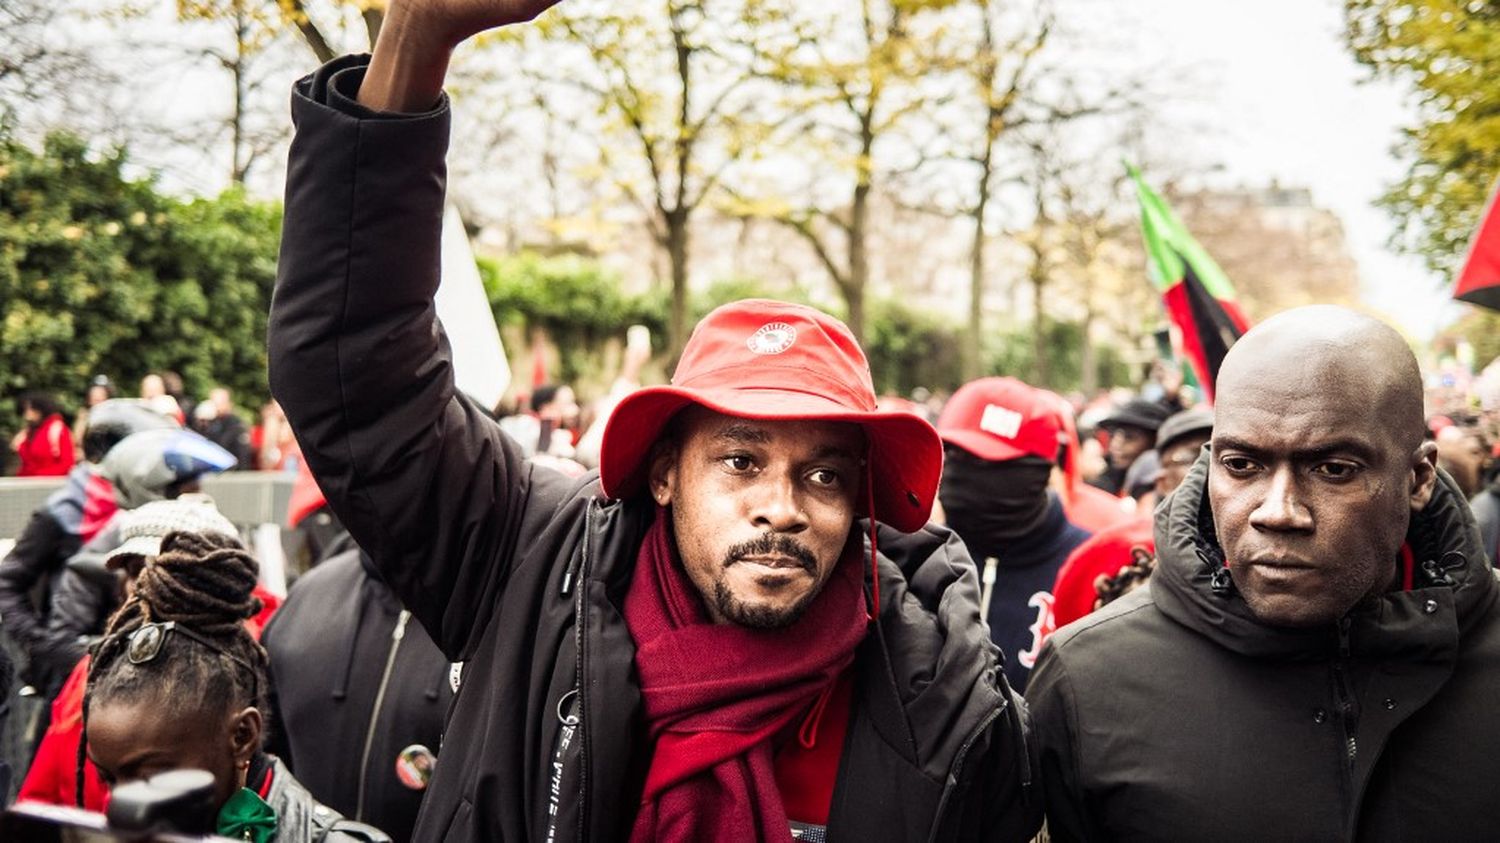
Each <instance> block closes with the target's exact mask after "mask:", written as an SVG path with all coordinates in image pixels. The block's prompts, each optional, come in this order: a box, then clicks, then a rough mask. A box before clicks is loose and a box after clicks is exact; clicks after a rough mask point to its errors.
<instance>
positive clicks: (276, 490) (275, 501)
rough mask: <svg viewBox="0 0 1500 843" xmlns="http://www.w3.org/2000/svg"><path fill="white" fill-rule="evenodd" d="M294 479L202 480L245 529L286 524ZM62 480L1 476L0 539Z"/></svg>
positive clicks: (238, 474)
mask: <svg viewBox="0 0 1500 843" xmlns="http://www.w3.org/2000/svg"><path fill="white" fill-rule="evenodd" d="M294 479H295V478H294V476H293V475H291V474H287V473H284V472H280V471H230V472H226V473H224V474H214V475H210V476H207V477H204V478H203V491H204V492H206V493H207V494H208V495H209V496H211V497H212V498H213V499H214V503H215V504H217V505H218V507H219V511H220V512H222V513H224V516H225V517H226V518H228V519H229V520H230V521H233V522H234V523H235V524H236V525H237V526H239V527H241V528H245V529H249V528H253V527H258V526H260V525H261V524H285V523H286V513H287V506H288V504H289V503H290V502H291V499H292V483H293V481H294ZM62 485H63V478H61V477H0V539H13V538H15V537H16V536H17V535H18V534H19V533H20V532H21V529H22V528H23V527H25V526H26V522H27V521H28V520H30V519H31V513H32V512H34V511H35V510H36V509H37V507H39V506H41V505H42V504H43V503H45V502H46V501H47V496H48V495H50V494H52V492H53V491H54V490H56V489H58V488H60V487H61V486H62Z"/></svg>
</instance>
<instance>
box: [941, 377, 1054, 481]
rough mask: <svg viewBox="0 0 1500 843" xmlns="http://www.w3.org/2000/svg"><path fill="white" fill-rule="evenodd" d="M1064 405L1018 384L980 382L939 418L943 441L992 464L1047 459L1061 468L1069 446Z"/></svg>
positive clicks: (1009, 380)
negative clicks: (1060, 455)
mask: <svg viewBox="0 0 1500 843" xmlns="http://www.w3.org/2000/svg"><path fill="white" fill-rule="evenodd" d="M1059 400H1060V399H1058V397H1057V396H1055V395H1053V394H1052V393H1050V392H1048V391H1046V390H1044V389H1037V388H1036V387H1033V386H1028V385H1027V384H1024V383H1022V382H1021V381H1018V380H1016V379H1015V378H980V379H979V380H977V381H970V382H969V383H966V384H964V385H963V386H961V387H959V389H958V391H957V392H955V393H953V397H952V398H949V399H948V403H947V404H946V405H944V407H943V412H942V414H941V415H939V416H938V423H937V429H938V435H939V436H941V437H942V438H943V441H944V442H948V443H950V444H953V445H957V446H958V447H960V448H963V449H964V450H965V451H968V452H969V453H971V454H973V455H974V456H976V457H979V458H980V459H985V460H990V461H991V462H1001V461H1003V460H1013V459H1016V458H1018V457H1041V458H1042V459H1044V460H1046V461H1047V462H1050V463H1056V462H1057V450H1058V447H1059V446H1060V445H1061V444H1062V442H1063V429H1062V425H1061V424H1060V422H1059V421H1058V402H1059Z"/></svg>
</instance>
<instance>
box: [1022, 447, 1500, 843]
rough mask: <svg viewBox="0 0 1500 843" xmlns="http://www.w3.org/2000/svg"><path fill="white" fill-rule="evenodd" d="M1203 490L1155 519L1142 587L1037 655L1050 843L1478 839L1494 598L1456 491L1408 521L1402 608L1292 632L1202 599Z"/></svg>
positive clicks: (1495, 776) (1497, 682) (1206, 580)
mask: <svg viewBox="0 0 1500 843" xmlns="http://www.w3.org/2000/svg"><path fill="white" fill-rule="evenodd" d="M1207 475H1208V456H1207V455H1206V454H1205V456H1203V457H1201V458H1200V459H1199V461H1198V463H1197V464H1196V465H1195V466H1194V468H1193V470H1192V472H1191V473H1189V475H1188V477H1187V479H1186V481H1184V483H1183V485H1182V486H1180V487H1179V488H1178V489H1177V491H1176V492H1174V493H1173V495H1172V496H1171V497H1170V498H1168V499H1167V501H1165V502H1164V503H1163V504H1162V505H1161V506H1160V507H1158V509H1157V512H1156V547H1157V552H1158V554H1159V560H1158V565H1157V569H1156V573H1155V574H1154V575H1153V576H1152V578H1151V580H1150V581H1149V587H1148V588H1144V589H1141V590H1139V591H1136V592H1133V593H1131V594H1129V595H1126V596H1125V597H1124V598H1122V599H1120V600H1119V601H1117V602H1115V603H1112V604H1110V605H1109V606H1107V607H1105V608H1104V609H1103V610H1101V611H1099V612H1096V613H1094V614H1092V615H1090V616H1088V617H1087V618H1084V619H1082V620H1079V621H1077V622H1076V623H1073V624H1069V625H1068V626H1066V627H1064V628H1063V629H1061V630H1059V631H1058V632H1057V633H1055V634H1054V635H1053V636H1052V637H1050V638H1049V639H1048V640H1047V644H1046V645H1045V646H1044V647H1043V649H1042V657H1041V660H1040V662H1039V663H1038V664H1037V668H1036V671H1035V672H1034V673H1033V674H1032V677H1031V685H1030V687H1029V689H1028V691H1027V699H1028V700H1029V701H1030V702H1031V706H1032V713H1033V716H1034V717H1035V725H1036V732H1037V737H1038V739H1039V740H1040V742H1041V748H1042V776H1043V780H1044V782H1045V785H1046V789H1047V818H1048V828H1049V829H1050V830H1051V833H1052V836H1053V837H1054V838H1055V839H1057V840H1246V841H1251V840H1256V841H1260V840H1320V841H1321V840H1413V841H1415V840H1444V841H1461V840H1493V839H1495V836H1496V834H1497V833H1500V800H1496V799H1495V798H1494V795H1493V792H1492V791H1493V787H1494V782H1495V781H1497V780H1500V726H1497V725H1496V722H1495V718H1494V707H1495V701H1496V700H1500V608H1497V597H1500V586H1497V584H1496V581H1495V574H1494V571H1493V570H1491V568H1490V565H1489V563H1488V562H1487V561H1486V560H1485V557H1484V554H1483V553H1482V552H1481V551H1480V549H1479V545H1478V535H1477V533H1476V531H1475V528H1474V520H1473V518H1472V516H1471V515H1470V514H1469V509H1468V507H1467V506H1466V505H1465V504H1464V500H1463V496H1462V494H1461V493H1460V492H1459V491H1458V488H1457V486H1455V485H1454V484H1453V482H1452V480H1451V479H1450V478H1449V477H1448V476H1447V475H1446V474H1442V473H1440V482H1439V484H1438V486H1437V489H1436V491H1435V493H1434V495H1433V498H1432V500H1431V502H1430V503H1429V504H1428V506H1427V507H1426V508H1425V509H1424V510H1423V511H1422V512H1420V513H1417V514H1416V515H1414V516H1413V518H1412V525H1411V527H1410V529H1409V531H1408V534H1407V540H1408V543H1409V544H1410V545H1411V547H1412V550H1413V553H1414V555H1415V559H1416V560H1417V563H1418V568H1417V571H1416V574H1415V578H1414V587H1413V588H1412V589H1411V590H1409V591H1392V592H1389V593H1387V594H1385V595H1383V596H1381V597H1380V598H1379V599H1378V600H1374V601H1370V602H1369V603H1367V604H1364V605H1361V606H1359V607H1356V608H1355V609H1354V610H1353V611H1351V612H1350V613H1349V614H1348V615H1346V616H1345V618H1344V619H1342V620H1341V621H1340V622H1339V623H1338V624H1336V625H1335V626H1333V627H1326V628H1317V629H1303V630H1296V629H1283V628H1272V627H1267V626H1263V625H1261V624H1260V623H1258V622H1257V621H1256V620H1255V619H1254V617H1253V616H1252V615H1251V614H1250V613H1249V610H1248V609H1247V607H1246V606H1245V602H1244V600H1243V599H1242V598H1241V597H1240V596H1239V595H1238V593H1237V592H1235V591H1233V590H1232V589H1231V590H1228V591H1225V590H1223V589H1220V590H1218V591H1216V590H1215V589H1213V588H1212V586H1211V584H1210V579H1211V577H1212V575H1213V574H1214V572H1215V570H1221V569H1220V568H1219V566H1218V564H1217V562H1216V561H1213V560H1215V559H1222V557H1221V556H1218V557H1216V555H1215V553H1214V552H1212V548H1214V547H1216V545H1214V544H1213V539H1212V535H1213V532H1212V526H1211V525H1212V513H1211V512H1210V511H1209V509H1208V503H1207V496H1206V493H1205V483H1206V479H1207ZM1199 547H1205V548H1208V550H1206V551H1205V552H1204V553H1203V554H1202V556H1201V557H1200V555H1199V553H1198V552H1197V550H1198V548H1199Z"/></svg>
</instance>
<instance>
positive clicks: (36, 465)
mask: <svg viewBox="0 0 1500 843" xmlns="http://www.w3.org/2000/svg"><path fill="white" fill-rule="evenodd" d="M16 453H17V454H19V455H20V457H21V468H20V470H19V471H17V472H16V476H17V477H62V476H64V475H66V474H67V473H68V472H69V471H71V470H72V469H73V432H72V431H71V430H69V429H68V423H67V422H65V421H63V417H62V416H60V415H58V414H57V413H53V414H52V415H50V416H48V417H47V418H45V419H43V420H42V423H41V424H39V425H37V426H36V429H35V430H32V431H31V433H30V434H29V435H28V436H27V437H26V439H25V441H23V442H22V443H21V445H20V447H18V448H16Z"/></svg>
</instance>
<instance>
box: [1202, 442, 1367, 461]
mask: <svg viewBox="0 0 1500 843" xmlns="http://www.w3.org/2000/svg"><path fill="white" fill-rule="evenodd" d="M1212 441H1213V447H1214V449H1215V450H1226V451H1243V452H1245V453H1247V454H1250V455H1252V456H1262V455H1265V454H1268V453H1271V452H1273V451H1276V450H1277V449H1275V448H1268V447H1266V446H1263V445H1256V444H1255V443H1253V442H1247V441H1245V440H1243V439H1236V438H1235V437H1233V436H1215V437H1214V438H1213V440H1212ZM1291 454H1292V457H1293V459H1298V460H1311V459H1319V458H1322V457H1331V456H1336V455H1338V454H1350V455H1353V456H1355V457H1358V458H1359V459H1362V460H1366V461H1372V460H1374V459H1375V458H1376V456H1377V455H1378V452H1377V451H1376V449H1375V448H1374V447H1373V446H1371V445H1369V444H1368V443H1365V442H1361V441H1360V440H1358V439H1353V438H1348V437H1343V438H1338V439H1331V440H1328V441H1325V442H1318V443H1315V444H1312V445H1308V446H1301V445H1299V446H1298V447H1296V448H1294V449H1292V451H1291Z"/></svg>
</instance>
